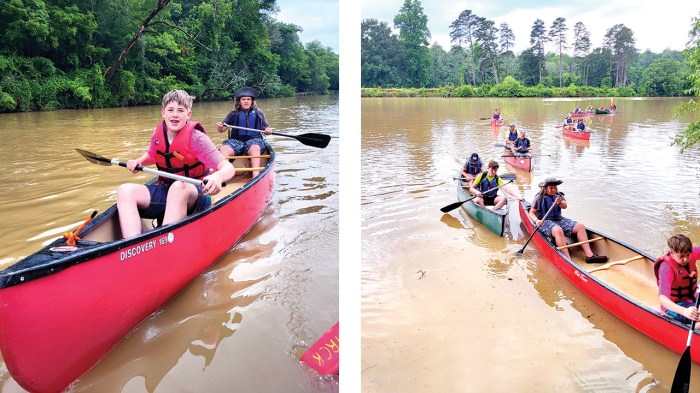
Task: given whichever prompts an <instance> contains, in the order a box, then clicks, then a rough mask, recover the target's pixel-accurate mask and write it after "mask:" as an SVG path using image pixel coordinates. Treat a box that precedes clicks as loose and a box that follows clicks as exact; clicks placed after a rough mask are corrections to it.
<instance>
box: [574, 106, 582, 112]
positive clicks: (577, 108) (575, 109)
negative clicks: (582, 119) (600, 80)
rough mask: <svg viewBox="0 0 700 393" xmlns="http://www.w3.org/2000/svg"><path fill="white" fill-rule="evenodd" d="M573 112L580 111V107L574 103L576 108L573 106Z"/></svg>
mask: <svg viewBox="0 0 700 393" xmlns="http://www.w3.org/2000/svg"><path fill="white" fill-rule="evenodd" d="M574 113H581V107H580V106H578V105H576V108H574Z"/></svg>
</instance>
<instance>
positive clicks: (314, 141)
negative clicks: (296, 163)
mask: <svg viewBox="0 0 700 393" xmlns="http://www.w3.org/2000/svg"><path fill="white" fill-rule="evenodd" d="M223 124H224V126H225V127H229V128H237V129H239V130H246V131H254V132H259V133H262V134H264V133H265V131H263V130H256V129H255V128H248V127H241V126H233V125H231V124H226V123H223ZM271 134H272V135H277V136H284V137H287V138H294V139H296V140H298V141H299V142H301V143H303V144H305V145H307V146H313V147H319V148H321V149H323V148H325V147H326V146H328V143H329V142H330V140H331V137H330V136H329V135H325V134H316V133H307V134H301V135H291V134H283V133H280V132H272V133H271ZM229 137H230V135H229Z"/></svg>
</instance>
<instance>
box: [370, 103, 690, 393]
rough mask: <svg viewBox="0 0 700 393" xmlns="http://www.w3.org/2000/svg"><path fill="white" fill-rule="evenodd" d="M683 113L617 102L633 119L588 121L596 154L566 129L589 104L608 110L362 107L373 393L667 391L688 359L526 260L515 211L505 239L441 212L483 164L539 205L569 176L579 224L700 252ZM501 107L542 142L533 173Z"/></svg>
mask: <svg viewBox="0 0 700 393" xmlns="http://www.w3.org/2000/svg"><path fill="white" fill-rule="evenodd" d="M681 101H683V100H682V99H676V98H659V99H654V98H619V99H615V104H616V105H617V106H618V113H616V114H614V115H596V116H594V117H592V118H589V119H587V120H586V123H587V125H588V128H589V129H590V130H592V133H591V138H590V141H587V142H579V141H577V140H575V139H569V138H564V137H563V136H562V135H561V131H560V129H558V128H555V127H554V126H555V125H557V124H561V121H562V119H563V118H564V116H565V114H566V113H567V112H568V111H569V110H572V109H573V108H574V106H575V105H576V104H579V105H580V106H581V107H585V106H587V105H588V102H592V104H593V106H594V107H596V106H600V105H606V106H608V105H609V104H610V99H609V98H606V99H591V100H581V99H537V98H524V99H496V98H488V99H441V98H389V99H386V98H363V99H362V104H361V107H362V189H361V195H362V196H361V201H362V220H361V226H362V228H361V244H362V267H361V312H362V333H361V346H362V348H361V373H362V376H361V380H362V391H363V392H368V393H369V392H486V391H488V392H514V391H517V392H554V391H558V392H622V391H624V392H667V391H668V390H669V388H670V386H671V382H672V381H673V376H674V373H675V370H676V367H677V365H678V361H679V359H680V355H679V354H676V353H674V352H672V351H670V350H668V349H666V348H665V347H663V346H661V345H660V344H657V343H656V342H655V341H653V340H651V339H649V338H647V337H646V336H645V335H643V334H641V333H639V332H637V331H636V330H634V329H633V328H631V327H629V326H628V325H626V324H625V323H623V322H622V321H620V320H619V319H617V318H616V317H615V316H614V315H612V314H610V313H609V312H607V311H606V310H604V309H603V308H602V307H600V306H598V305H597V304H596V303H594V302H593V301H591V300H590V299H589V298H588V297H587V296H586V295H584V294H583V293H581V292H580V291H579V290H578V289H577V288H575V287H574V286H573V284H571V283H570V282H569V281H568V280H567V279H566V278H565V277H563V276H562V275H561V274H560V273H559V272H558V270H557V269H556V268H554V267H553V266H552V265H551V264H550V263H549V262H548V261H547V260H546V259H545V258H544V257H543V256H542V255H541V254H539V252H538V251H537V250H536V249H535V248H534V247H533V246H528V248H527V250H526V251H525V253H524V255H522V256H519V257H518V256H516V255H515V254H516V252H517V251H518V250H520V249H521V248H522V246H523V245H524V244H525V241H526V240H527V236H525V235H524V234H523V231H522V229H521V228H520V225H519V224H520V220H519V218H518V214H517V207H516V206H515V204H512V205H511V211H510V215H509V227H510V228H509V230H507V233H506V236H505V237H497V236H496V235H494V234H493V233H492V232H490V231H489V230H488V229H486V228H485V227H483V226H482V225H481V224H480V223H478V222H476V221H474V220H473V219H471V217H469V216H467V215H466V213H463V212H462V211H461V209H458V210H453V211H452V212H450V213H447V214H443V213H442V212H441V211H440V210H439V209H440V208H441V207H443V206H446V205H449V204H450V203H452V202H456V201H457V192H456V189H455V185H454V182H453V180H452V177H453V176H454V175H455V174H456V172H457V171H458V170H459V168H460V167H461V165H462V164H463V163H464V160H465V158H466V157H467V156H468V155H469V154H471V153H472V152H478V153H479V154H480V155H481V156H482V158H484V159H485V161H486V160H488V159H496V160H497V161H499V162H500V164H501V169H500V172H499V173H505V172H512V173H515V174H516V175H517V180H516V181H515V184H516V187H515V188H516V189H517V190H518V191H519V192H520V193H521V194H522V195H523V196H524V197H525V198H526V199H527V200H529V201H531V200H532V198H533V197H534V196H535V194H536V192H537V191H538V187H537V184H538V183H539V182H541V181H543V180H544V178H545V177H549V176H557V177H560V178H561V179H563V180H564V183H563V184H562V185H561V186H559V189H560V190H561V191H563V192H565V193H566V195H567V200H568V203H569V207H568V209H566V210H565V211H564V215H565V216H567V217H569V218H573V219H575V220H578V221H580V222H582V223H584V224H586V225H587V226H589V227H592V228H595V229H597V230H600V231H602V232H603V233H605V234H607V235H610V236H612V237H614V238H617V239H620V240H622V241H625V242H627V243H629V244H631V245H633V246H636V247H638V248H640V249H642V250H644V251H646V252H649V253H650V254H652V255H658V254H661V253H662V252H663V251H665V249H666V239H667V238H668V237H669V236H670V235H672V234H674V233H685V234H687V235H688V236H689V237H690V238H691V240H693V242H694V243H696V244H700V228H699V227H698V224H699V223H700V205H699V204H698V197H699V196H700V184H699V180H700V163H699V162H698V152H697V149H693V150H692V151H688V152H685V153H680V151H679V149H678V148H677V147H675V146H671V145H670V143H671V139H672V137H673V136H674V135H675V134H676V133H677V132H678V131H679V130H682V129H684V128H685V126H686V125H687V124H688V122H690V121H693V120H697V118H698V117H697V116H698V115H697V114H695V115H693V117H690V116H687V117H680V118H674V117H672V114H671V113H672V108H673V106H674V105H676V104H678V103H679V102H681ZM496 107H499V108H501V111H502V113H503V116H504V117H505V118H506V120H507V123H508V122H511V121H514V122H516V123H517V124H519V125H520V127H521V128H523V129H525V130H526V131H528V137H529V138H530V140H531V141H532V145H533V152H534V157H535V160H534V169H533V171H532V172H531V173H528V172H524V171H522V170H520V169H517V168H514V167H511V166H509V165H507V164H506V163H505V162H504V161H503V159H502V158H501V157H500V156H501V154H502V151H503V149H502V148H498V147H495V146H494V144H495V143H503V141H504V140H505V138H506V134H507V127H506V126H504V127H500V128H494V127H490V126H489V123H488V121H485V120H480V118H484V117H490V115H491V113H493V111H494V108H496ZM507 123H506V124H507ZM686 337H687V335H683V336H682V337H678V340H679V341H680V342H683V343H684V342H685V340H686ZM694 344H695V343H694ZM695 345H700V343H697V344H695ZM691 387H692V388H693V389H697V388H698V387H700V367H698V365H695V364H694V365H693V368H692V380H691Z"/></svg>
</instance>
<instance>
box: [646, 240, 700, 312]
mask: <svg viewBox="0 0 700 393" xmlns="http://www.w3.org/2000/svg"><path fill="white" fill-rule="evenodd" d="M666 243H667V244H668V248H669V250H668V251H667V252H666V253H665V254H664V255H662V256H660V257H659V258H657V259H656V262H655V263H654V274H655V275H656V283H657V285H658V286H659V303H660V304H661V310H663V311H664V312H665V313H666V314H667V315H668V316H670V317H671V318H673V319H676V320H678V321H681V322H683V323H691V322H692V321H696V322H697V321H700V313H699V312H698V309H697V308H696V307H695V300H696V297H695V296H697V294H696V292H697V287H698V270H697V267H696V265H695V262H696V261H697V260H698V259H699V258H700V246H695V247H693V244H692V243H691V242H690V239H689V238H688V237H687V236H685V235H682V234H677V235H673V236H671V237H670V238H669V239H668V241H667V242H666Z"/></svg>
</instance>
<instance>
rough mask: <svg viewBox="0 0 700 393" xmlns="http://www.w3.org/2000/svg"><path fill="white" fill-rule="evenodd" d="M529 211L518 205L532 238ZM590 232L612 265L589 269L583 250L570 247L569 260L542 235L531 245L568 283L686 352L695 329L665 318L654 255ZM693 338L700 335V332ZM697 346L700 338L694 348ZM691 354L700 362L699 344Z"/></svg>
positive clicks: (599, 251) (526, 205)
mask: <svg viewBox="0 0 700 393" xmlns="http://www.w3.org/2000/svg"><path fill="white" fill-rule="evenodd" d="M528 210H529V203H527V202H525V201H522V202H520V203H519V211H520V218H521V219H522V222H523V224H524V226H525V228H526V230H527V233H528V236H529V235H530V234H532V231H533V228H534V223H533V222H532V221H531V220H530V216H529V215H528V214H527V213H526V212H527V211H528ZM587 232H588V239H589V242H590V245H591V249H592V251H593V252H594V253H596V254H599V255H607V256H608V258H609V261H610V262H608V263H606V264H603V265H601V264H587V263H586V262H585V261H584V254H583V251H582V250H581V247H579V246H578V245H574V244H570V245H569V246H565V247H567V248H568V249H569V252H570V253H571V258H568V257H566V256H565V255H564V254H563V253H562V252H561V251H559V250H558V249H557V247H555V246H554V245H553V244H552V243H550V242H549V241H548V240H547V239H545V238H544V237H543V236H542V234H541V233H540V232H539V231H538V232H537V234H535V236H534V237H533V238H532V243H534V244H535V247H536V248H537V249H538V250H539V251H540V252H541V253H542V254H543V255H544V256H545V258H547V259H548V260H549V261H550V262H551V263H552V264H553V265H554V266H555V267H556V268H557V269H559V271H560V272H561V273H562V274H563V275H564V276H565V277H566V278H567V279H569V281H571V282H572V283H573V284H574V285H575V286H576V287H578V288H579V289H580V290H581V291H582V292H583V293H585V294H586V295H587V296H588V297H590V298H591V299H593V300H594V301H596V302H597V303H598V304H600V305H601V306H603V307H604V308H605V309H606V310H608V311H610V312H611V313H612V314H614V315H615V316H617V317H618V318H619V319H621V320H622V321H624V322H626V323H628V324H629V325H630V326H632V327H634V328H635V329H637V330H639V331H640V332H642V333H644V334H645V335H647V336H649V337H650V338H652V339H654V340H656V341H657V342H659V343H660V344H662V345H664V346H665V347H667V348H669V349H670V350H672V351H674V352H676V353H679V354H680V353H682V352H683V351H685V349H686V339H687V338H688V329H689V327H690V326H689V325H686V324H683V323H680V322H678V321H675V320H673V319H672V318H670V317H667V316H666V315H665V314H663V313H661V311H660V308H659V296H658V292H659V289H658V287H657V286H656V277H655V275H654V259H653V258H652V256H650V255H648V254H646V253H644V252H643V251H641V250H639V249H637V248H635V247H632V246H630V245H629V244H625V243H623V242H621V241H618V240H616V239H613V238H611V237H610V236H606V235H604V234H602V233H600V232H598V231H595V230H593V229H590V228H587ZM596 238H599V239H597V240H593V239H596ZM576 244H578V243H576ZM694 334H695V335H700V331H697V330H696V331H695V333H694ZM698 341H700V338H698V337H695V339H694V340H693V343H696V342H698ZM691 355H692V359H693V360H694V361H695V362H699V363H700V345H692V346H691Z"/></svg>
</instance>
